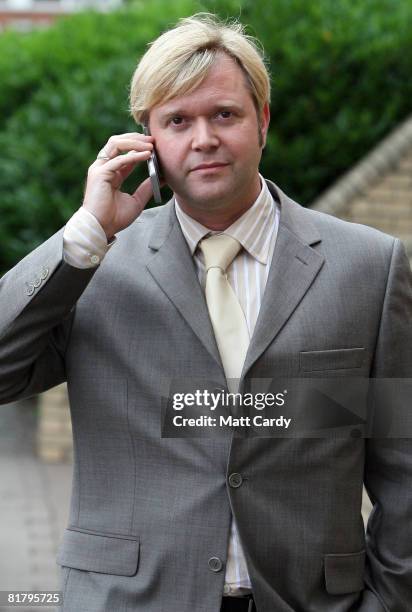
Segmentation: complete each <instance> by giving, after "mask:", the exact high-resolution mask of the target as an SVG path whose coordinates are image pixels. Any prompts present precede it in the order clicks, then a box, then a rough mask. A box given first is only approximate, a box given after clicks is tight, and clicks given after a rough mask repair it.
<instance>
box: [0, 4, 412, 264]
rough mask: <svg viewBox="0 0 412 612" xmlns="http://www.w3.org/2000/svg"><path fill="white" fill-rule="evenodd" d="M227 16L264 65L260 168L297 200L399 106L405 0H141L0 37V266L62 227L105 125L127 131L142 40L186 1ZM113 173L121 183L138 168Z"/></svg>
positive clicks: (405, 50)
mask: <svg viewBox="0 0 412 612" xmlns="http://www.w3.org/2000/svg"><path fill="white" fill-rule="evenodd" d="M202 9H203V10H210V11H213V12H217V13H218V14H220V15H221V16H223V17H240V19H241V21H242V22H243V23H246V24H249V26H250V28H249V31H250V32H251V33H253V34H255V35H256V36H258V37H259V39H260V40H261V41H262V43H263V46H264V48H265V51H266V53H267V55H268V58H269V62H270V66H271V72H272V75H273V77H272V84H273V94H272V109H271V110H272V123H271V129H270V133H269V139H268V146H267V149H266V151H265V153H264V158H263V162H262V172H263V174H264V175H265V176H267V177H269V178H272V179H274V180H275V181H276V182H277V183H278V184H279V185H280V186H281V187H282V188H283V189H284V190H286V191H287V192H288V193H289V194H290V195H292V197H295V198H296V199H298V200H299V201H300V202H302V203H304V204H307V203H309V202H310V201H311V200H312V199H313V198H314V197H315V196H316V195H317V194H318V193H319V192H320V191H322V190H323V189H324V188H326V187H327V186H328V185H330V183H331V182H332V181H333V180H334V179H335V178H337V177H338V176H339V175H340V174H341V173H342V172H343V171H345V170H346V169H348V168H349V167H350V166H351V165H352V164H353V163H355V162H356V161H357V160H358V159H359V158H360V157H361V156H362V155H364V154H365V153H367V151H368V150H369V149H370V148H371V147H372V146H373V145H374V144H375V143H377V142H378V141H379V140H380V139H381V138H382V137H383V136H384V135H385V134H386V133H387V132H388V131H389V130H390V129H391V128H392V127H393V126H395V125H396V124H397V123H398V122H399V121H401V120H402V119H403V118H405V117H406V116H407V114H408V113H410V107H411V104H410V100H411V99H412V91H411V90H412V82H411V79H410V74H411V73H412V70H411V69H412V54H411V53H410V41H411V40H412V2H411V1H410V0H362V2H359V3H356V2H353V0H339V2H336V3H333V2H331V1H330V0H314V1H313V2H307V0H274V1H273V2H272V3H269V2H268V1H267V0H254V1H253V2H252V1H251V0H244V1H243V2H241V3H239V1H232V0H220V1H216V0H212V1H208V0H204V1H203V2H202V4H199V3H198V2H195V1H194V0H178V1H174V2H172V3H171V2H170V0H151V2H150V3H148V2H144V1H143V0H142V1H141V2H134V3H132V5H131V6H130V7H128V8H127V9H123V10H121V11H117V12H115V13H112V14H108V15H107V14H97V13H93V12H89V13H84V14H80V15H75V16H73V17H70V18H67V19H63V20H61V21H59V22H57V23H56V24H55V25H54V26H53V27H52V28H51V29H49V30H47V31H44V32H33V33H30V34H24V35H22V34H18V33H13V32H8V33H5V34H2V35H1V36H0V82H1V83H2V87H1V90H0V111H1V112H0V150H1V162H0V164H1V172H0V194H1V197H0V270H3V271H5V270H6V269H8V268H9V267H11V266H12V265H13V264H14V263H15V262H16V261H17V260H19V259H20V258H21V257H22V256H24V254H25V253H27V252H28V251H30V250H32V249H33V248H34V247H35V246H36V245H37V244H39V243H40V242H42V241H43V240H44V239H45V238H47V237H48V236H50V235H51V234H52V233H53V232H54V231H56V230H57V229H58V228H59V227H61V226H62V225H63V224H64V223H65V222H66V220H67V219H68V218H69V217H70V215H71V214H72V212H73V211H74V210H76V209H77V208H78V207H79V206H80V204H81V201H82V194H83V189H84V181H85V177H86V173H87V168H88V166H89V165H90V163H92V161H93V159H94V158H95V156H96V153H97V151H99V149H100V148H101V147H102V146H103V144H104V143H105V142H106V141H107V139H108V137H109V136H110V135H111V134H117V133H122V132H127V131H134V130H135V129H136V126H135V124H134V122H133V120H132V119H131V118H130V117H129V115H128V110H127V96H128V87H129V82H130V77H131V75H132V72H133V70H134V67H135V65H136V62H137V59H138V57H139V56H140V55H141V54H142V53H143V52H144V49H145V46H146V44H147V42H148V41H150V40H152V39H153V38H154V37H156V36H157V35H158V34H159V33H160V32H161V31H163V30H164V29H165V28H167V27H168V26H169V25H170V24H173V23H174V22H175V21H176V20H177V19H178V18H179V17H181V16H185V15H189V14H192V13H193V12H196V11H198V10H202ZM143 174H144V171H143V170H136V171H135V172H134V173H133V174H132V176H131V177H129V179H128V181H127V182H126V185H125V188H126V189H127V190H129V191H130V190H131V189H133V187H135V185H136V184H137V182H138V181H139V180H141V178H142V177H143Z"/></svg>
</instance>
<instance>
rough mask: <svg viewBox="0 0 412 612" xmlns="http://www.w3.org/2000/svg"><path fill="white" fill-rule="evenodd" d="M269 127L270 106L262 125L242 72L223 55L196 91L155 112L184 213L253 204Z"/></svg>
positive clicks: (153, 124)
mask: <svg viewBox="0 0 412 612" xmlns="http://www.w3.org/2000/svg"><path fill="white" fill-rule="evenodd" d="M268 125H269V108H268V105H266V106H265V109H264V112H263V114H262V117H261V118H260V122H259V121H258V117H257V113H256V108H255V105H254V103H253V99H252V96H251V93H250V90H249V89H248V87H247V84H246V80H245V76H244V73H243V71H242V70H241V68H240V67H239V66H238V65H237V64H236V62H235V61H234V60H233V59H231V58H230V57H229V56H227V55H224V54H221V56H220V57H218V59H217V60H216V62H215V64H214V65H213V66H212V67H211V69H210V71H209V72H208V75H207V77H206V78H205V80H204V81H203V82H202V83H201V84H200V85H199V86H198V87H197V88H196V89H195V90H194V91H193V92H191V93H189V94H187V95H182V96H178V97H176V98H173V99H172V100H169V101H168V102H166V103H165V104H161V105H159V106H156V107H155V108H153V109H152V110H151V112H150V129H151V133H152V136H153V137H154V138H155V147H156V152H157V154H158V157H159V161H160V164H161V167H162V172H163V175H164V178H165V180H166V182H167V183H168V185H169V186H170V187H171V189H172V190H173V191H174V193H175V194H176V197H177V199H178V201H179V204H181V206H182V208H183V209H184V210H186V212H189V213H190V212H191V211H194V212H195V211H216V212H218V211H226V212H227V211H229V212H231V211H233V212H236V211H237V210H239V211H241V210H242V208H243V209H245V208H247V207H248V206H250V205H251V204H252V203H253V201H254V200H255V199H256V198H257V196H258V195H259V192H260V181H259V176H258V166H259V162H260V158H261V154H262V146H261V145H262V143H263V144H264V143H265V140H266V132H267V128H268Z"/></svg>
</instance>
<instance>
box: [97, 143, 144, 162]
mask: <svg viewBox="0 0 412 612" xmlns="http://www.w3.org/2000/svg"><path fill="white" fill-rule="evenodd" d="M152 150H153V144H152V143H151V142H143V141H141V140H139V139H135V140H133V139H121V140H118V141H116V143H112V144H111V147H109V145H106V147H104V148H103V149H102V150H101V151H100V152H99V154H98V156H97V157H96V160H95V162H94V164H96V165H98V166H101V165H102V164H104V163H107V162H108V161H109V160H110V159H114V158H115V157H117V156H118V155H119V154H120V153H128V152H129V151H152Z"/></svg>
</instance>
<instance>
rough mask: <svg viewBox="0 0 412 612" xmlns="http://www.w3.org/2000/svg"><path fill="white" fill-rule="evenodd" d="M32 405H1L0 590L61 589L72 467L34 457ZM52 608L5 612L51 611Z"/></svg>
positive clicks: (33, 415)
mask: <svg viewBox="0 0 412 612" xmlns="http://www.w3.org/2000/svg"><path fill="white" fill-rule="evenodd" d="M35 427H36V412H35V408H34V405H33V403H32V402H30V401H26V402H20V403H18V404H8V405H6V406H0V591H5V590H25V591H29V590H37V591H43V590H57V589H58V588H59V568H58V566H57V564H56V561H55V556H56V551H57V546H58V544H59V541H60V539H61V537H62V534H63V530H64V528H65V526H66V521H67V515H68V508H69V499H70V491H71V478H72V468H71V465H68V464H46V463H43V462H42V461H40V460H39V459H38V458H37V457H36V455H35V453H34V446H35V438H34V434H35ZM55 609H58V608H52V607H38V606H36V607H31V608H23V607H4V606H3V607H2V606H1V605H0V611H1V612H3V611H4V612H5V611H6V610H7V611H12V610H13V611H16V612H26V611H27V612H33V611H34V610H36V611H37V612H43V611H44V612H52V611H53V610H55Z"/></svg>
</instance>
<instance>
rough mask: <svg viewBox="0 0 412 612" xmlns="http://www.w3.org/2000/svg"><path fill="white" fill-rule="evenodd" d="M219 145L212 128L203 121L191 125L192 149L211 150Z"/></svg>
mask: <svg viewBox="0 0 412 612" xmlns="http://www.w3.org/2000/svg"><path fill="white" fill-rule="evenodd" d="M218 145H219V138H218V135H217V133H216V131H215V130H214V129H213V126H211V125H210V123H209V122H208V121H206V120H205V119H199V120H198V121H196V122H195V123H194V125H193V132H192V148H193V149H197V150H205V149H213V148H216V147H217V146H218Z"/></svg>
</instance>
